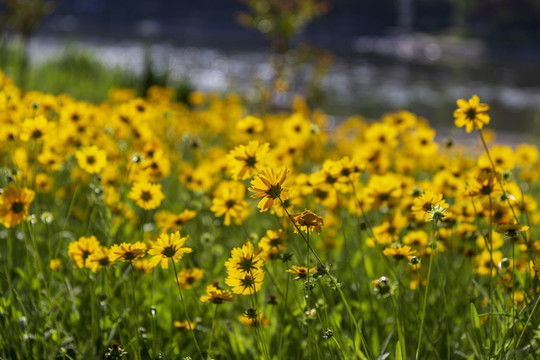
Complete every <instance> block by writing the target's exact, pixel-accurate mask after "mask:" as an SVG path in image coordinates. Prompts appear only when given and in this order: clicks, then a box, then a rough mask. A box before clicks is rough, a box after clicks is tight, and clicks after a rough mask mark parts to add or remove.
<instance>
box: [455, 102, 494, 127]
mask: <svg viewBox="0 0 540 360" xmlns="http://www.w3.org/2000/svg"><path fill="white" fill-rule="evenodd" d="M457 106H458V109H456V110H454V118H455V121H454V124H456V126H457V127H463V126H465V130H466V131H467V132H468V133H469V132H471V131H473V129H478V130H480V129H482V127H483V126H484V124H489V115H488V114H485V113H484V112H485V111H488V110H489V106H488V105H486V104H481V103H480V99H479V98H478V96H477V95H473V96H472V97H471V98H470V99H469V100H468V101H467V100H464V99H459V100H458V101H457Z"/></svg>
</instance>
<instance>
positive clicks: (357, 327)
mask: <svg viewBox="0 0 540 360" xmlns="http://www.w3.org/2000/svg"><path fill="white" fill-rule="evenodd" d="M278 199H279V201H280V202H281V206H282V207H283V210H285V213H286V214H287V216H288V218H289V220H290V221H291V222H292V224H293V225H294V227H295V228H296V231H298V233H299V234H300V236H301V237H302V239H304V241H305V242H306V244H307V245H308V246H309V249H310V250H311V253H312V254H313V255H314V256H315V258H316V259H317V261H318V262H319V264H320V265H322V266H325V265H324V263H323V261H322V260H321V258H320V257H319V255H317V253H316V252H315V250H313V248H312V247H311V246H310V245H309V242H308V241H307V239H306V237H305V236H304V234H303V233H302V231H301V230H300V227H299V226H298V225H296V223H295V222H294V220H293V218H292V217H291V214H290V213H289V211H288V210H287V208H286V207H285V204H284V203H283V200H281V197H278ZM328 277H329V278H330V281H331V282H332V286H334V288H335V289H336V290H337V291H338V293H339V295H340V296H341V300H342V301H343V305H345V309H346V310H347V313H348V314H349V317H350V318H351V321H352V322H353V324H354V327H355V329H356V331H357V332H358V334H359V335H360V340H361V341H362V347H363V348H364V352H365V353H366V354H367V356H368V359H373V355H372V354H371V351H370V350H369V347H368V345H367V342H366V338H365V337H364V333H363V332H362V330H361V329H360V327H359V326H358V322H357V321H356V318H355V317H354V315H353V313H352V311H351V307H350V306H349V302H348V301H347V299H346V298H345V295H344V294H343V291H342V290H341V285H340V284H338V283H337V281H336V279H335V278H334V277H333V276H332V275H330V274H328ZM353 344H354V348H355V350H356V344H355V342H354V336H353Z"/></svg>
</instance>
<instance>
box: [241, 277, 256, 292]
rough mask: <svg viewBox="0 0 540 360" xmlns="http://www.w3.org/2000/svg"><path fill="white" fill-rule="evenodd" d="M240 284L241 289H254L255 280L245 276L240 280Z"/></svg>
mask: <svg viewBox="0 0 540 360" xmlns="http://www.w3.org/2000/svg"><path fill="white" fill-rule="evenodd" d="M240 282H241V283H242V287H243V288H244V289H245V288H254V287H255V279H253V278H252V277H251V276H250V275H246V276H245V277H244V278H243V279H242V280H240Z"/></svg>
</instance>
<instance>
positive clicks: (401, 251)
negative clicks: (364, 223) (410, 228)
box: [383, 245, 415, 260]
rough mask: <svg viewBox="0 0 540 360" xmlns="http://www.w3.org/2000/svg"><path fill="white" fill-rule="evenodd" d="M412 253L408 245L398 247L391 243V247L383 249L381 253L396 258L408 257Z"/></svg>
mask: <svg viewBox="0 0 540 360" xmlns="http://www.w3.org/2000/svg"><path fill="white" fill-rule="evenodd" d="M414 253H415V251H411V247H410V246H403V247H398V246H396V245H392V247H389V248H386V249H384V250H383V254H384V255H385V256H391V257H393V258H394V259H396V260H403V259H408V258H409V257H410V256H412V255H413V254H414Z"/></svg>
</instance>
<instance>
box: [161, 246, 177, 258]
mask: <svg viewBox="0 0 540 360" xmlns="http://www.w3.org/2000/svg"><path fill="white" fill-rule="evenodd" d="M161 255H163V256H165V257H168V258H172V257H173V256H174V255H176V247H175V246H174V245H170V246H167V247H165V248H164V249H163V250H162V251H161Z"/></svg>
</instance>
